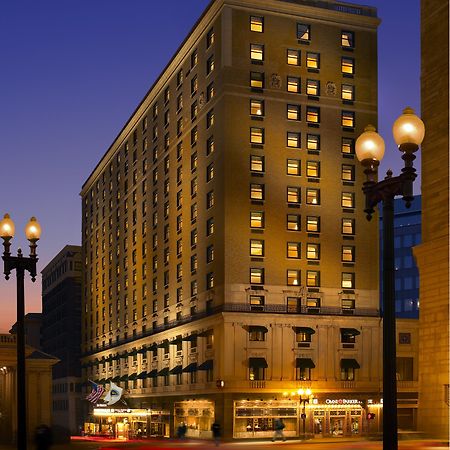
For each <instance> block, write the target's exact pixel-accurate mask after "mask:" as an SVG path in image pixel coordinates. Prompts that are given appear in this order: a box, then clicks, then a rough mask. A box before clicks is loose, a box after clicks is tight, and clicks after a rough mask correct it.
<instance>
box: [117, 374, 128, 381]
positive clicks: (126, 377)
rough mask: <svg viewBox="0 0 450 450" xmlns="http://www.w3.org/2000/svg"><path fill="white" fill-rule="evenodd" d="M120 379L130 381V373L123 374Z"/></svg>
mask: <svg viewBox="0 0 450 450" xmlns="http://www.w3.org/2000/svg"><path fill="white" fill-rule="evenodd" d="M119 381H128V375H122V376H121V377H120V379H119Z"/></svg>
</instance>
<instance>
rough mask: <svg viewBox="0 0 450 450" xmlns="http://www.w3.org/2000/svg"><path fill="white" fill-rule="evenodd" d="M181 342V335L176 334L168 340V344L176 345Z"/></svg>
mask: <svg viewBox="0 0 450 450" xmlns="http://www.w3.org/2000/svg"><path fill="white" fill-rule="evenodd" d="M181 342H183V339H182V337H181V336H177V337H176V338H175V339H173V340H171V341H170V342H169V344H170V345H178V344H181Z"/></svg>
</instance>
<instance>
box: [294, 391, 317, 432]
mask: <svg viewBox="0 0 450 450" xmlns="http://www.w3.org/2000/svg"><path fill="white" fill-rule="evenodd" d="M297 394H298V397H299V401H300V403H301V404H302V405H303V408H302V415H301V418H302V421H303V439H305V438H306V404H307V403H309V402H310V400H311V399H312V397H313V393H312V391H311V389H306V390H305V389H299V390H298V391H297Z"/></svg>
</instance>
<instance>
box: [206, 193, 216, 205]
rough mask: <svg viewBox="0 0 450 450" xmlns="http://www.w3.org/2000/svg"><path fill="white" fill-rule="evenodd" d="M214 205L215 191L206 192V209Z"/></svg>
mask: <svg viewBox="0 0 450 450" xmlns="http://www.w3.org/2000/svg"><path fill="white" fill-rule="evenodd" d="M213 206H214V191H209V192H208V193H207V194H206V209H209V208H212V207H213Z"/></svg>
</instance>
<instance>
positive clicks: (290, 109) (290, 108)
mask: <svg viewBox="0 0 450 450" xmlns="http://www.w3.org/2000/svg"><path fill="white" fill-rule="evenodd" d="M300 111H301V110H300V105H287V118H288V120H297V121H299V120H301V117H300Z"/></svg>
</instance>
